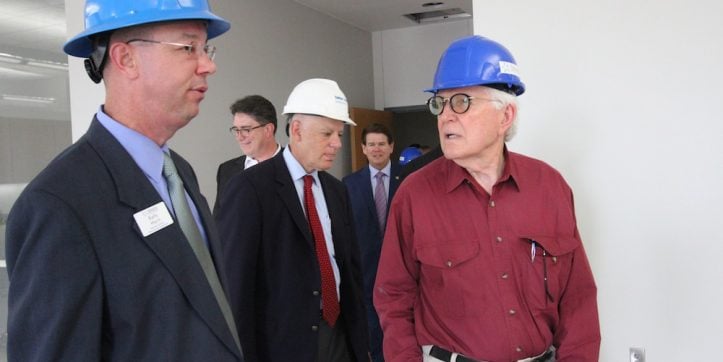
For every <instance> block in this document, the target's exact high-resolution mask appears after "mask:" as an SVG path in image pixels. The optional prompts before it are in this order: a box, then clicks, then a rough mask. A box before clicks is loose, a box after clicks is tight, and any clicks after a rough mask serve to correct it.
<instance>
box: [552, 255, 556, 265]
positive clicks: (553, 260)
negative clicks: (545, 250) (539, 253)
mask: <svg viewBox="0 0 723 362" xmlns="http://www.w3.org/2000/svg"><path fill="white" fill-rule="evenodd" d="M552 262H553V263H555V264H557V257H556V256H553V257H552Z"/></svg>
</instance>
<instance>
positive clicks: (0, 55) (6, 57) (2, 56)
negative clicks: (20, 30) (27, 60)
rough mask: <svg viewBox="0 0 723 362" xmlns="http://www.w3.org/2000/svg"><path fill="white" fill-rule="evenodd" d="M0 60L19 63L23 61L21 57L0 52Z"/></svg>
mask: <svg viewBox="0 0 723 362" xmlns="http://www.w3.org/2000/svg"><path fill="white" fill-rule="evenodd" d="M0 62H4V63H11V64H20V63H22V62H23V58H21V57H19V56H16V55H12V54H7V53H0Z"/></svg>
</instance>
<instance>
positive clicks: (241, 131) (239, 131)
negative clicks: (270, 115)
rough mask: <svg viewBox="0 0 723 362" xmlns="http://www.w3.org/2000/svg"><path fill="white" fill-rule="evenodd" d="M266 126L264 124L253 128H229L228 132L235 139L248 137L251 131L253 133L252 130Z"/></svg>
mask: <svg viewBox="0 0 723 362" xmlns="http://www.w3.org/2000/svg"><path fill="white" fill-rule="evenodd" d="M267 124H268V123H266V124H260V125H258V126H255V127H236V126H233V127H231V128H229V129H228V131H229V132H231V134H232V135H234V136H236V137H240V136H244V137H246V136H248V135H249V134H250V133H251V131H253V130H255V129H257V128H261V127H263V126H265V125H267Z"/></svg>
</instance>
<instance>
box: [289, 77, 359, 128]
mask: <svg viewBox="0 0 723 362" xmlns="http://www.w3.org/2000/svg"><path fill="white" fill-rule="evenodd" d="M292 113H303V114H311V115H316V116H322V117H327V118H331V119H336V120H339V121H342V122H344V123H347V124H350V125H352V126H356V123H354V121H352V119H351V118H349V103H348V102H347V100H346V96H345V95H344V92H342V91H341V89H340V88H339V85H338V84H337V83H336V82H335V81H333V80H330V79H323V78H313V79H307V80H305V81H303V82H301V83H299V84H297V85H296V87H294V89H293V90H292V91H291V94H289V98H288V100H287V101H286V105H285V106H284V111H283V114H292Z"/></svg>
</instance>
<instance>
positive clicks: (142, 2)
mask: <svg viewBox="0 0 723 362" xmlns="http://www.w3.org/2000/svg"><path fill="white" fill-rule="evenodd" d="M196 19H198V20H206V21H207V22H208V28H207V29H208V30H207V31H208V39H211V38H214V37H217V36H219V35H221V34H223V33H225V32H226V31H228V29H229V28H231V24H230V23H229V22H228V21H226V20H224V19H222V18H220V17H218V16H216V15H214V14H213V13H211V9H210V8H209V6H208V1H207V0H86V2H85V30H84V31H83V32H81V33H80V34H78V35H76V36H74V37H73V38H72V39H70V40H68V42H67V43H65V45H64V46H63V51H65V53H67V54H68V55H72V56H76V57H81V58H88V57H90V55H91V53H92V52H93V42H92V40H91V38H92V36H93V35H97V34H100V33H104V32H107V31H111V30H116V29H121V28H126V27H129V26H135V25H142V24H148V23H155V22H160V21H172V20H196Z"/></svg>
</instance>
